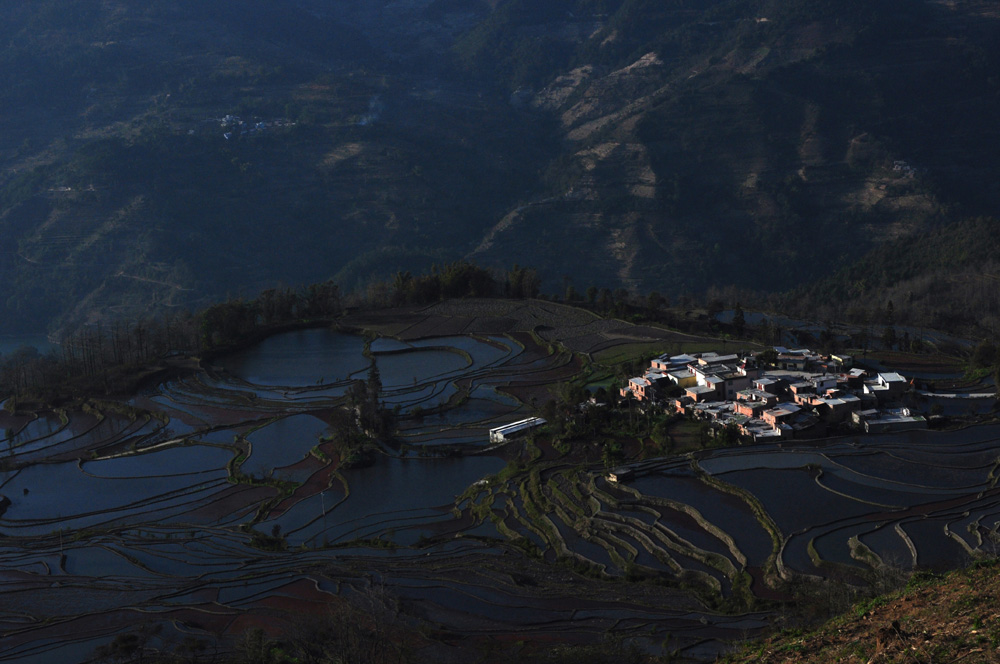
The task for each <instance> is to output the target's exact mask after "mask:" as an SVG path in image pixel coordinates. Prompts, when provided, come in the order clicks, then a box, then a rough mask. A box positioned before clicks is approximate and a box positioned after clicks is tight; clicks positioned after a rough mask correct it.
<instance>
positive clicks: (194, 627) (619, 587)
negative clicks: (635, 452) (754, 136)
mask: <svg viewBox="0 0 1000 664" xmlns="http://www.w3.org/2000/svg"><path fill="white" fill-rule="evenodd" d="M500 313H501V314H504V315H507V316H513V315H514V313H513V312H500ZM495 318H497V320H499V319H501V318H503V315H498V316H496V317H495ZM429 321H431V319H428V318H419V317H415V318H413V320H412V321H411V322H410V327H411V331H412V329H420V330H423V329H425V328H426V329H434V330H439V329H443V328H442V327H441V326H440V325H438V326H436V327H435V326H434V325H432V323H431V322H429ZM510 321H511V322H510V324H509V325H507V327H506V328H504V329H509V330H510V331H509V332H508V333H506V334H503V333H499V332H496V330H497V328H496V327H493V328H489V327H488V326H486V327H484V328H478V329H486V330H487V331H490V330H492V332H491V333H490V334H486V335H484V336H475V337H473V336H442V337H435V338H416V337H413V336H409V335H407V334H405V333H404V334H401V336H400V338H398V339H388V338H381V339H376V340H375V341H374V342H372V343H370V345H368V346H367V351H366V344H365V340H364V339H363V338H361V337H358V336H351V335H346V334H338V333H335V332H331V331H328V330H318V329H317V330H303V331H297V332H292V333H287V334H282V335H279V336H276V337H273V338H272V339H269V340H267V341H266V342H264V343H262V344H260V345H259V346H257V347H255V348H253V349H250V350H248V351H245V352H242V353H239V354H236V355H233V356H230V357H226V358H220V359H218V360H215V361H213V362H212V363H211V365H210V366H207V367H206V368H205V370H204V371H202V372H200V373H196V374H192V375H186V376H183V377H179V378H176V379H173V380H170V381H167V382H165V383H163V384H161V385H158V386H156V387H155V388H153V389H150V390H149V391H148V392H146V393H144V394H141V395H137V396H136V397H135V398H134V399H132V400H131V401H130V402H128V403H93V404H91V405H89V406H88V407H87V408H86V409H85V410H80V411H58V412H47V413H41V414H27V415H25V414H21V415H12V414H6V413H5V414H3V415H0V429H2V430H3V431H4V432H5V437H4V440H3V441H0V460H2V468H3V470H2V471H0V495H2V496H3V497H4V499H3V500H2V502H0V535H2V536H3V537H2V538H0V560H2V565H0V632H2V633H3V639H2V640H0V662H34V661H64V662H74V661H83V660H85V659H86V658H87V657H88V656H89V655H90V653H91V652H92V651H93V649H94V648H95V647H96V646H98V645H100V644H102V643H107V642H108V641H109V640H110V639H112V638H113V637H114V635H116V634H119V633H122V632H126V631H130V630H134V629H138V628H139V627H141V626H143V625H148V624H150V623H151V622H152V623H156V624H159V625H161V626H162V628H163V629H162V631H161V632H160V633H159V635H158V636H156V637H155V639H154V644H158V645H163V646H164V647H169V645H170V644H171V643H176V642H179V641H181V640H182V639H184V638H185V637H187V636H194V637H197V638H203V639H207V640H210V641H213V642H215V641H217V642H219V643H221V644H223V646H225V645H226V644H231V643H232V640H233V639H236V638H239V636H240V635H241V634H242V633H243V632H244V631H245V630H246V629H249V628H251V627H256V626H265V627H273V626H275V625H281V624H287V622H288V621H290V620H294V616H295V615H296V612H303V613H309V612H317V611H322V608H323V606H324V605H326V604H329V603H331V602H336V601H337V598H338V597H350V596H352V595H353V591H354V590H359V589H364V588H366V587H370V586H372V585H375V584H377V585H379V586H384V587H385V588H386V589H387V590H388V591H389V592H390V593H392V594H393V595H394V596H395V597H396V598H398V600H399V605H400V607H401V610H402V612H403V613H404V614H405V615H406V616H407V620H409V621H411V624H426V625H433V626H434V629H433V630H424V631H423V632H422V633H421V634H419V635H415V636H414V639H415V647H416V648H417V649H418V650H420V649H426V653H428V656H430V653H433V656H434V657H452V658H461V657H466V656H470V657H471V656H473V654H475V653H478V652H480V649H483V650H482V651H483V652H485V649H486V648H488V644H489V642H491V641H493V640H496V641H498V642H504V641H507V640H510V639H532V638H538V639H539V640H546V641H547V640H551V639H556V640H568V641H575V642H579V641H588V640H600V639H602V638H603V637H604V636H605V635H606V634H607V633H608V632H611V631H613V632H615V633H617V634H619V635H621V636H624V637H626V638H633V639H635V640H636V641H637V642H639V643H641V644H643V645H644V646H645V647H647V648H649V649H650V650H652V651H654V652H658V651H662V650H664V649H667V650H676V651H680V652H681V653H683V654H684V655H686V656H687V657H688V658H689V659H711V658H712V657H714V655H715V653H717V652H718V651H719V650H720V649H721V648H724V647H725V643H727V642H729V641H732V640H735V639H739V638H742V637H744V636H746V635H747V634H752V633H754V632H755V631H757V630H759V629H761V628H762V627H764V626H765V625H766V624H767V623H768V620H769V613H768V610H767V606H766V605H759V604H753V603H752V602H751V600H752V598H753V597H754V596H758V597H763V598H772V597H776V596H777V597H780V585H778V582H779V581H780V579H781V578H786V579H787V578H792V577H795V576H796V575H799V574H807V575H812V576H824V575H826V574H828V573H829V572H830V570H832V569H836V570H837V571H838V574H840V575H841V576H843V575H844V574H847V575H850V576H852V577H853V578H856V579H863V578H865V575H866V574H868V573H869V572H870V571H871V570H872V568H873V567H874V566H877V564H878V562H879V561H880V560H883V561H891V562H893V563H896V564H899V565H902V566H904V567H911V566H936V565H950V564H954V563H956V562H959V559H961V558H963V557H968V556H971V555H975V554H976V552H979V551H988V552H993V551H994V550H995V543H996V541H997V530H998V524H1000V503H998V500H997V497H998V495H1000V493H998V490H997V488H996V486H995V482H996V476H997V469H998V457H1000V452H998V448H997V441H998V439H1000V427H984V428H978V429H969V430H966V431H961V432H952V433H938V434H935V433H929V432H922V433H919V434H908V435H896V436H881V437H872V438H852V439H841V440H833V441H825V442H823V443H818V444H788V445H784V446H782V447H773V446H767V447H763V446H762V447H750V448H737V449H731V450H719V451H712V452H704V453H699V454H697V455H694V456H692V457H683V458H674V459H655V460H647V461H641V462H638V461H637V462H634V463H633V464H632V468H633V469H634V470H635V471H636V476H635V479H633V480H630V481H628V482H626V483H624V484H614V483H610V482H608V481H607V480H606V479H605V477H604V469H603V468H602V467H599V466H596V465H593V464H588V463H586V462H585V461H583V460H584V459H586V458H593V457H594V455H592V454H590V453H588V451H587V447H588V446H589V445H590V443H589V442H588V441H579V442H578V443H575V444H574V445H575V446H571V449H569V450H568V451H566V452H559V451H557V450H555V449H553V448H552V447H551V446H543V447H544V449H540V448H537V447H535V446H534V445H533V444H532V443H530V442H528V443H526V442H517V443H515V444H512V445H508V446H500V447H496V446H490V445H489V442H488V436H487V432H488V429H489V428H491V427H494V426H498V425H499V424H502V423H507V422H510V421H512V420H515V419H519V418H521V417H524V416H526V415H527V414H530V410H529V409H528V408H526V407H525V406H523V405H522V401H521V400H519V399H518V398H517V397H518V396H520V397H521V398H522V399H523V398H524V396H525V395H527V394H535V393H539V392H538V390H542V389H545V388H546V386H549V385H552V384H554V383H556V382H558V381H561V380H565V379H567V378H568V377H570V376H572V375H573V372H574V371H575V370H576V369H575V367H576V366H577V365H575V364H574V360H573V358H572V356H568V354H567V353H566V352H565V351H559V350H558V349H554V348H549V347H548V345H547V344H544V343H540V342H539V341H538V340H537V339H536V338H535V337H533V336H531V335H528V334H524V333H523V332H519V331H517V329H515V328H516V327H517V325H515V321H514V319H513V318H511V319H510ZM452 323H453V324H451V325H450V326H445V327H446V328H448V329H449V330H450V329H452V328H454V329H459V328H461V330H462V331H468V329H469V328H470V326H472V327H474V328H475V327H476V325H473V324H472V323H469V322H466V323H463V324H462V325H461V326H460V325H458V324H457V323H455V322H454V321H452ZM480 323H481V321H480ZM578 327H579V328H580V330H581V332H582V331H586V332H587V333H588V334H592V333H597V332H599V330H598V331H597V332H595V330H596V328H594V326H593V325H592V321H587V320H581V321H578ZM591 328H594V329H591ZM615 334H618V333H617V332H616V333H615ZM582 336H583V335H582V334H581V335H580V338H582ZM626 336H627V335H626ZM602 339H604V341H607V340H608V337H602ZM604 341H602V342H601V344H603V343H604ZM625 342H630V340H629V339H625V340H624V341H623V343H625ZM372 361H374V362H375V363H376V364H377V366H378V367H379V370H380V374H381V376H382V382H383V395H382V396H383V398H384V399H385V401H386V402H387V403H388V404H389V405H390V406H394V407H398V411H399V414H400V418H401V419H400V431H399V435H398V437H397V440H396V441H395V442H393V443H391V444H386V445H385V447H384V448H383V449H382V450H381V453H380V454H379V455H378V456H377V459H376V461H375V463H374V464H373V465H371V466H369V467H365V468H346V467H343V466H341V465H340V464H339V463H338V459H337V454H336V450H335V449H334V448H333V447H332V444H331V443H330V442H328V438H329V435H330V434H331V433H332V432H331V430H330V426H331V425H332V423H333V422H335V421H337V418H336V417H334V414H335V413H336V411H337V409H338V408H341V407H342V406H343V405H344V404H345V403H346V397H345V396H344V395H345V393H346V390H347V387H348V385H349V384H350V381H351V380H354V379H357V378H363V377H364V375H365V373H366V372H367V370H368V367H369V364H370V362H372ZM528 459H535V461H534V462H533V463H527V464H525V465H520V466H517V467H516V468H513V467H507V464H508V462H511V461H519V462H521V463H522V464H524V462H525V461H526V460H528ZM769 584H770V585H769ZM772 586H773V587H772ZM775 588H778V590H775ZM748 607H754V608H748ZM431 633H434V634H437V635H438V636H439V637H448V636H460V637H463V638H462V639H460V643H461V645H460V646H456V645H453V644H454V643H456V641H455V640H453V639H450V638H438V637H433V638H432V637H431V636H429V634H431Z"/></svg>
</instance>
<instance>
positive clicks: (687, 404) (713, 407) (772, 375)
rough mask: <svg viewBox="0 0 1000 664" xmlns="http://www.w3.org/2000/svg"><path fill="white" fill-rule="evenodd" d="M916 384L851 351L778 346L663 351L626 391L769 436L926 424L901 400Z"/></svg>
mask: <svg viewBox="0 0 1000 664" xmlns="http://www.w3.org/2000/svg"><path fill="white" fill-rule="evenodd" d="M765 366H766V367H768V368H766V369H765V368H764V367H765ZM908 389H909V382H908V381H907V379H906V378H904V377H903V376H901V375H900V374H898V373H892V372H874V373H870V372H868V371H865V370H863V369H859V368H855V367H854V361H853V358H852V357H851V356H849V355H829V356H824V355H820V354H819V353H816V352H813V351H811V350H809V349H788V348H784V347H775V348H774V350H773V352H771V351H765V352H764V353H758V354H748V355H740V354H734V355H720V354H718V353H715V352H710V353H694V354H691V355H674V356H671V355H662V356H660V357H658V358H656V359H654V360H652V361H651V362H650V366H649V368H648V369H647V370H646V372H645V374H643V375H642V376H636V377H634V378H631V379H629V381H628V383H627V384H626V385H625V387H623V388H621V390H620V393H621V396H622V397H625V398H632V399H635V400H636V401H638V402H640V403H643V404H651V405H656V406H660V407H663V408H666V409H671V410H674V411H676V412H678V413H683V414H685V415H689V416H692V417H695V418H699V419H704V420H708V421H709V422H710V423H711V424H713V426H714V427H716V428H723V427H735V428H736V429H738V431H739V433H740V434H741V435H742V436H746V437H748V438H751V439H753V440H754V441H767V440H779V439H786V438H814V437H819V436H824V435H826V434H827V431H828V430H829V429H831V428H834V427H840V426H841V425H845V424H853V425H854V426H855V427H857V428H858V429H860V430H863V431H865V432H868V433H881V432H888V431H901V430H906V429H925V428H927V419H926V418H924V417H923V416H922V415H919V414H914V413H911V412H910V410H909V409H908V408H906V407H905V406H903V405H902V403H901V399H902V397H903V395H904V394H905V393H906V391H907V390H908Z"/></svg>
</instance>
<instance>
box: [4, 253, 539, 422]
mask: <svg viewBox="0 0 1000 664" xmlns="http://www.w3.org/2000/svg"><path fill="white" fill-rule="evenodd" d="M540 283H541V282H540V280H539V278H538V274H537V273H536V272H535V270H533V269H530V268H524V267H520V266H517V265H515V266H514V267H513V268H511V269H510V270H508V271H491V270H487V269H485V268H481V267H478V266H476V265H473V264H472V263H468V262H465V261H459V262H455V263H449V264H445V265H441V266H437V265H435V266H434V267H432V269H431V270H430V272H429V273H427V274H423V275H418V276H413V275H411V274H410V273H408V272H401V273H397V274H396V275H395V276H394V277H393V278H392V279H391V280H389V281H382V282H376V283H374V284H371V285H369V286H368V288H367V289H366V290H365V291H364V292H348V293H343V292H341V289H340V286H339V285H338V284H336V283H334V282H332V281H326V282H321V283H316V284H311V285H309V286H306V287H304V288H299V289H293V288H272V289H268V290H265V291H263V292H261V293H260V294H259V295H258V296H257V297H255V298H232V299H229V300H227V301H225V302H219V303H217V304H213V305H211V306H209V307H208V308H206V309H204V310H202V311H200V312H197V313H194V314H179V315H174V316H165V317H159V318H151V319H145V320H139V321H127V320H115V321H112V322H110V323H98V324H97V325H94V326H88V327H84V328H81V329H80V330H78V331H76V332H75V333H73V334H70V335H67V336H66V337H65V338H63V339H62V340H61V343H60V346H59V348H58V349H57V350H55V351H53V352H50V353H48V354H40V353H39V352H38V351H37V349H34V348H22V349H19V350H18V351H15V352H14V353H11V354H10V355H8V356H6V357H0V394H15V395H24V394H27V393H37V392H48V393H50V395H51V392H52V391H53V390H55V391H57V392H59V391H68V392H79V393H86V392H89V391H104V392H116V391H127V390H129V389H131V388H132V387H133V383H132V379H134V377H135V374H136V372H137V371H138V370H139V369H141V368H142V367H144V366H148V365H151V364H153V363H155V362H156V361H158V360H160V359H162V358H164V356H166V355H168V354H175V355H197V354H199V353H206V352H217V351H220V350H224V349H226V348H232V347H236V346H239V345H241V344H246V343H250V342H252V341H254V340H256V339H258V338H260V337H261V336H262V335H265V334H267V333H268V332H269V331H271V330H274V329H276V328H278V327H281V326H285V325H292V324H299V323H322V322H325V321H332V320H334V319H335V318H336V317H337V316H339V315H341V314H342V313H343V312H344V311H345V310H347V309H358V308H380V307H386V306H399V305H405V304H427V303H431V302H437V301H439V300H443V299H449V298H462V297H513V298H531V297H537V296H538V295H539V288H540ZM364 410H365V412H364V413H363V414H365V415H368V416H370V417H368V421H367V424H366V426H367V428H369V429H372V430H379V429H380V427H379V426H374V425H375V419H376V418H375V416H374V415H372V413H373V412H374V411H373V410H372V409H364ZM369 425H370V426H369Z"/></svg>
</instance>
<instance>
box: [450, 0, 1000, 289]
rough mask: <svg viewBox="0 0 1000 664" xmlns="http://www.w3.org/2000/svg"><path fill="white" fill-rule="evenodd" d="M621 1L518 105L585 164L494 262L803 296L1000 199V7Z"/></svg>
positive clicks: (499, 243) (511, 222)
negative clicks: (996, 147) (549, 122)
mask: <svg viewBox="0 0 1000 664" xmlns="http://www.w3.org/2000/svg"><path fill="white" fill-rule="evenodd" d="M588 4H590V3H577V8H576V9H577V10H582V9H583V8H585V7H586V6H587V5H588ZM609 4H611V3H605V4H604V6H605V7H607V6H608V5H609ZM616 4H618V5H619V9H618V11H617V12H614V13H612V14H610V15H608V16H607V17H605V18H603V19H602V20H601V24H602V27H600V28H598V29H596V30H595V31H594V32H593V33H592V34H591V35H590V36H589V37H588V38H587V39H585V40H583V41H582V42H580V43H579V44H578V45H577V46H576V50H575V52H574V53H573V54H572V55H569V56H565V59H566V60H567V61H568V62H569V63H570V64H567V65H566V67H565V68H564V70H563V71H562V72H561V74H560V75H559V76H557V77H554V78H552V79H550V80H549V81H548V82H547V83H546V84H545V85H544V87H541V88H539V89H533V90H531V91H530V92H529V91H527V90H525V89H523V88H522V89H521V90H520V92H519V93H518V95H517V96H518V98H521V99H523V100H524V103H525V104H526V105H528V106H530V107H531V108H533V109H535V110H536V112H539V113H547V114H552V115H554V116H555V117H556V118H557V119H558V121H559V128H560V132H561V134H562V136H563V137H564V140H565V141H566V142H567V144H568V147H567V151H566V155H565V156H564V157H563V158H562V159H561V161H559V162H557V163H556V164H555V166H554V169H553V170H554V171H555V172H553V173H552V177H551V178H550V183H551V188H550V192H549V194H548V195H547V196H546V197H545V198H543V199H542V200H541V201H539V203H538V204H537V205H532V206H528V207H524V208H521V209H520V210H518V211H517V212H516V213H514V214H511V215H509V216H508V217H506V218H504V219H503V220H502V221H501V222H500V224H499V225H498V226H497V227H496V228H495V229H494V230H493V231H492V232H491V233H490V234H489V235H488V238H487V239H488V241H487V242H485V243H483V244H481V245H480V247H479V248H478V250H477V251H476V252H475V253H474V254H473V255H474V256H477V257H478V258H480V259H481V260H485V261H489V260H495V261H496V262H497V263H504V262H509V261H510V260H511V259H512V257H514V256H521V255H524V254H525V252H529V253H528V258H525V259H524V260H525V261H526V262H535V263H536V264H543V265H544V264H546V262H550V261H551V260H552V259H553V258H554V259H555V264H554V265H551V263H550V265H551V268H550V274H549V275H548V276H550V277H551V276H553V275H552V272H554V273H555V275H559V274H567V275H575V274H579V270H578V269H574V265H575V264H578V263H579V261H580V253H578V252H577V251H576V249H577V248H580V249H581V250H582V254H583V256H585V257H586V259H585V261H584V262H585V263H586V265H587V266H588V270H587V274H586V278H587V279H588V281H587V282H585V283H609V282H613V281H620V282H622V283H624V284H626V285H629V286H632V287H635V288H638V289H639V290H651V289H661V290H677V289H680V290H700V289H703V288H705V287H706V286H708V285H717V286H722V285H727V284H733V283H736V284H740V285H743V286H745V287H748V288H751V289H759V290H776V289H785V288H789V287H792V286H794V285H796V284H799V283H804V282H810V281H812V280H815V279H817V278H821V277H823V276H824V275H825V274H827V273H828V272H830V271H832V270H835V269H837V268H838V267H839V266H841V265H843V264H844V263H845V262H850V261H853V260H854V259H855V258H856V257H858V256H860V255H861V254H863V253H864V252H865V251H866V250H867V249H869V248H872V247H875V246H877V245H878V244H880V243H881V242H883V241H885V240H888V239H892V238H896V237H899V236H904V235H909V234H913V233H918V232H922V231H924V230H926V229H928V228H930V227H934V226H937V225H940V224H943V223H946V222H948V221H950V220H951V219H952V218H955V217H957V216H959V215H965V214H986V213H990V212H992V210H995V209H996V204H997V203H998V202H1000V200H998V197H1000V191H998V189H997V186H996V176H997V175H998V173H997V166H998V164H997V160H996V158H995V155H994V154H993V151H992V149H991V148H990V147H989V146H991V145H993V144H995V142H996V141H997V139H998V138H1000V136H998V134H997V129H996V127H995V126H994V124H993V123H991V122H990V121H989V120H988V118H989V117H990V116H991V115H992V114H993V113H995V112H996V110H997V106H998V103H1000V98H998V93H1000V87H998V79H997V77H996V76H995V73H994V72H995V71H997V66H998V65H1000V58H998V51H997V46H996V44H997V40H996V36H997V28H998V26H997V24H996V19H995V18H993V17H989V16H984V15H983V13H982V10H983V9H984V6H983V5H989V6H995V5H996V3H983V5H975V6H972V5H964V4H958V5H956V4H954V3H952V4H951V5H949V6H945V5H938V4H927V3H921V2H887V3H862V2H849V3H823V2H793V3H778V2H771V3H759V2H753V3H751V2H714V3H713V2H702V3H695V2H679V3H639V2H622V3H616ZM985 8H989V7H988V6H987V7H985ZM573 15H574V16H576V17H577V18H578V17H579V13H578V12H577V11H574V12H573ZM628 26H631V27H632V28H634V29H632V30H629V29H628ZM511 29H512V30H515V31H516V30H517V29H523V28H511ZM497 32H498V33H499V34H504V31H502V30H497ZM464 46H465V47H466V48H472V47H471V46H470V45H469V44H468V43H466V44H464ZM477 46H478V47H479V48H480V49H481V50H484V51H487V52H492V51H491V50H490V47H489V45H488V44H486V45H484V44H481V43H477ZM511 57H512V58H513V57H514V56H513V55H512V56H511ZM500 69H501V73H507V72H510V71H515V72H516V71H518V67H517V65H516V63H515V64H509V63H508V64H504V65H502V66H501V67H500ZM510 82H511V85H515V84H517V83H521V82H524V81H523V79H519V78H517V77H514V78H511V79H510ZM539 228H541V231H536V232H539V234H540V236H541V238H540V242H538V243H535V242H533V241H532V240H530V239H528V232H527V229H539ZM579 238H585V241H584V242H580V241H579ZM569 246H572V247H574V251H572V252H567V251H564V250H561V249H562V248H564V247H569ZM546 257H548V261H546ZM765 266H766V267H765Z"/></svg>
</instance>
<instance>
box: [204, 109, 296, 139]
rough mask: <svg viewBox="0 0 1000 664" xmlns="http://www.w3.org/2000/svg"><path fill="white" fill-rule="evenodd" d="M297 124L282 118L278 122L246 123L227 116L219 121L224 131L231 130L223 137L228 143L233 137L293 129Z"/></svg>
mask: <svg viewBox="0 0 1000 664" xmlns="http://www.w3.org/2000/svg"><path fill="white" fill-rule="evenodd" d="M294 124H295V123H294V122H292V121H291V120H286V119H284V118H280V119H277V120H251V121H245V120H243V119H241V118H240V117H239V116H238V115H227V116H225V117H224V118H222V119H221V120H220V121H219V125H220V126H221V127H222V128H223V129H229V131H227V132H225V133H224V134H223V135H222V136H223V137H224V138H225V139H226V140H227V141H228V140H230V139H231V138H232V137H233V136H235V135H239V136H250V135H253V134H257V133H260V132H264V131H267V130H268V129H271V128H273V127H291V126H292V125H294Z"/></svg>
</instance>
